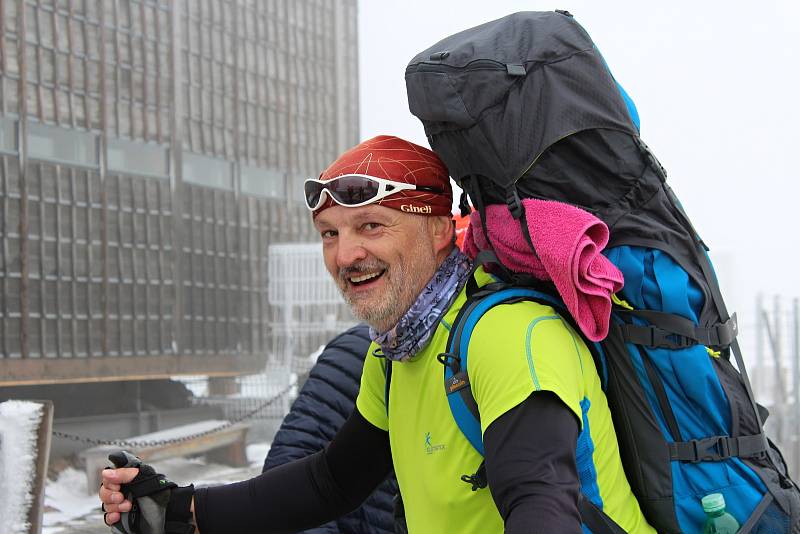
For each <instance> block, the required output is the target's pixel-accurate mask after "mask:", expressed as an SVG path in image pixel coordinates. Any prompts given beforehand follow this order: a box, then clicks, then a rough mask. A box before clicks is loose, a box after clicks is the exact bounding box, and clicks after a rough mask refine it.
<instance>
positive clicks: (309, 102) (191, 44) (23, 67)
mask: <svg viewBox="0 0 800 534" xmlns="http://www.w3.org/2000/svg"><path fill="white" fill-rule="evenodd" d="M356 25H357V6H356V0H3V1H0V291H1V292H2V300H1V301H0V385H13V384H34V383H48V382H80V381H86V380H114V379H122V378H125V379H130V378H137V377H138V378H152V377H156V376H170V375H176V374H203V375H226V374H238V373H242V372H250V371H253V370H256V369H259V368H261V367H263V365H264V361H265V358H266V357H267V355H268V352H269V349H270V341H269V337H270V332H269V325H270V321H271V314H272V313H273V312H272V311H271V310H270V306H269V302H268V298H267V287H268V284H267V278H268V275H269V273H268V261H267V260H268V258H267V249H268V247H269V245H270V244H275V243H284V242H297V241H309V240H311V239H312V238H313V232H312V227H311V225H310V221H309V217H308V215H307V211H306V209H305V206H304V205H303V204H302V200H301V190H302V180H303V179H304V178H306V177H311V176H316V175H317V174H319V172H320V170H321V169H322V168H324V167H325V166H326V165H327V164H328V163H329V162H330V161H332V160H333V159H334V158H335V157H336V156H337V155H338V154H339V153H340V152H341V151H342V150H344V149H345V148H347V147H349V146H352V145H354V144H355V143H357V141H358V64H357V29H356Z"/></svg>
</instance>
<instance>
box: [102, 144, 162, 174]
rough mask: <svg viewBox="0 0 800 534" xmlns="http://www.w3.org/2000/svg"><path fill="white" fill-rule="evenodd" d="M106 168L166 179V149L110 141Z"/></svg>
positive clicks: (152, 145)
mask: <svg viewBox="0 0 800 534" xmlns="http://www.w3.org/2000/svg"><path fill="white" fill-rule="evenodd" d="M108 168H109V170H112V171H120V172H124V173H132V174H145V175H148V176H161V177H165V178H166V177H167V176H169V163H168V160H167V149H166V148H165V147H163V146H160V145H156V144H151V143H137V142H134V141H123V140H121V139H110V140H109V141H108Z"/></svg>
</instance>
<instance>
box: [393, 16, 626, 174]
mask: <svg viewBox="0 0 800 534" xmlns="http://www.w3.org/2000/svg"><path fill="white" fill-rule="evenodd" d="M405 78H406V88H407V91H408V102H409V108H410V110H411V113H413V114H414V115H416V116H417V117H418V118H419V119H420V120H421V121H422V123H423V126H424V127H425V133H426V134H427V136H428V140H429V142H430V144H431V147H432V148H433V150H434V151H436V153H437V154H439V156H440V157H441V158H442V159H443V160H444V162H445V164H446V165H447V167H448V169H449V171H450V174H451V176H452V177H453V178H454V179H455V180H456V181H457V182H459V183H460V181H461V179H462V178H464V177H466V176H469V175H478V176H484V177H487V178H489V179H491V180H492V181H493V182H494V183H495V184H496V185H497V186H499V187H500V188H501V189H503V190H507V189H508V187H509V186H510V185H511V184H514V183H515V182H516V180H518V179H519V178H520V177H522V176H523V175H524V174H525V173H526V172H527V171H528V170H529V169H530V168H531V166H532V165H533V163H534V162H535V161H536V160H537V159H538V157H539V156H540V155H541V154H542V153H543V152H545V150H547V148H548V147H550V146H551V145H552V144H554V143H555V142H557V141H558V140H560V139H563V138H565V137H567V136H569V135H571V134H573V133H576V132H579V131H582V130H587V129H595V128H604V129H613V130H620V131H623V132H628V133H630V134H631V135H638V130H637V128H636V126H635V124H634V122H633V119H632V118H631V115H630V113H629V110H628V107H627V105H626V103H625V100H624V99H623V96H622V95H621V93H620V89H619V88H618V86H617V84H616V82H615V81H614V78H613V76H612V75H611V73H610V71H609V70H608V67H607V66H606V63H605V61H604V60H603V58H602V56H601V55H600V53H599V51H598V50H597V48H596V47H595V46H594V44H593V43H592V40H591V39H590V38H589V36H588V35H587V33H586V32H585V31H584V30H583V28H582V27H581V26H580V25H579V24H578V23H577V22H575V20H574V19H573V18H572V17H571V16H570V15H568V14H564V13H560V12H521V13H515V14H512V15H509V16H506V17H503V18H501V19H498V20H495V21H491V22H487V23H485V24H481V25H480V26H476V27H474V28H471V29H468V30H465V31H462V32H460V33H457V34H455V35H452V36H450V37H447V38H445V39H443V40H441V41H439V42H438V43H436V44H435V45H433V46H431V47H430V48H428V49H427V50H425V51H423V52H421V53H419V54H418V55H417V56H416V57H414V59H412V60H411V62H410V63H409V65H408V67H407V68H406V75H405Z"/></svg>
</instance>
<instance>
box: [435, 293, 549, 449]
mask: <svg viewBox="0 0 800 534" xmlns="http://www.w3.org/2000/svg"><path fill="white" fill-rule="evenodd" d="M520 300H533V301H537V302H543V303H546V304H549V305H554V304H556V302H557V301H556V300H555V299H554V298H553V297H552V296H550V295H547V294H546V293H543V292H541V291H538V290H536V289H532V288H527V287H514V286H508V285H506V284H503V283H497V284H489V285H488V286H484V287H482V288H480V289H479V290H478V291H476V292H475V293H474V294H473V295H472V296H470V297H469V298H468V299H467V302H466V303H465V304H464V306H462V308H461V310H460V311H459V312H458V315H456V318H455V320H454V321H453V325H452V327H451V328H450V335H449V336H448V339H447V352H445V353H443V354H440V355H439V356H438V358H439V361H440V362H441V363H442V364H443V365H444V387H445V394H446V395H447V401H448V404H449V405H450V411H451V413H452V414H453V419H454V420H455V422H456V425H458V428H459V430H461V433H462V434H464V437H466V438H467V441H469V442H470V444H471V445H472V446H473V447H474V448H475V450H476V451H478V453H479V454H480V455H481V456H484V455H485V452H484V448H483V438H482V436H481V424H480V413H479V412H478V404H477V402H475V397H474V396H473V394H472V388H471V387H470V381H469V373H468V351H467V349H468V347H469V341H470V338H471V336H472V332H473V331H474V330H475V326H476V325H477V324H478V321H479V320H480V319H481V317H483V315H484V314H485V313H486V312H488V311H489V310H490V309H492V308H493V307H495V306H497V305H499V304H507V303H510V302H516V301H520Z"/></svg>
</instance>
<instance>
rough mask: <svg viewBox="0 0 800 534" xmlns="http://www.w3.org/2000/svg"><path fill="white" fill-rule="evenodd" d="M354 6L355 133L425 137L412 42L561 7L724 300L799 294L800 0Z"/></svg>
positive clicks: (739, 303)
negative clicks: (580, 32)
mask: <svg viewBox="0 0 800 534" xmlns="http://www.w3.org/2000/svg"><path fill="white" fill-rule="evenodd" d="M359 9H360V11H359V39H360V42H359V52H360V73H359V74H360V78H361V80H360V91H361V94H360V100H361V137H362V138H364V139H366V138H369V137H372V136H374V135H378V134H381V133H386V134H394V135H398V136H401V137H405V138H407V139H409V140H412V141H414V142H417V143H419V144H422V145H425V146H427V141H426V139H425V134H424V132H423V130H422V126H421V123H419V121H418V120H417V119H416V118H415V117H413V116H412V115H411V114H410V113H409V111H408V103H407V100H406V93H405V82H404V79H403V73H404V70H405V67H406V65H407V63H408V61H409V60H410V59H411V58H412V57H413V56H414V55H415V54H416V53H418V52H420V51H421V50H423V49H425V48H427V47H428V46H430V45H432V44H434V43H435V42H437V41H439V40H440V39H442V38H444V37H445V36H447V35H450V34H452V33H455V32H457V31H460V30H463V29H466V28H469V27H471V26H475V25H477V24H480V23H483V22H486V21H489V20H492V19H495V18H499V17H502V16H504V15H507V14H509V13H512V12H515V11H522V10H550V9H567V10H569V11H570V12H571V13H572V14H573V15H574V16H575V18H576V20H577V21H578V22H580V23H581V24H582V25H583V26H584V28H586V30H587V31H588V32H589V34H590V35H591V36H592V38H593V39H594V41H595V43H596V44H597V46H598V47H599V48H600V50H601V51H602V52H603V55H604V57H605V59H606V61H607V62H608V64H609V66H610V67H611V69H612V72H613V73H614V76H615V77H616V78H617V80H618V81H619V82H620V83H621V84H622V85H623V86H624V87H625V89H626V90H627V92H628V93H629V94H630V95H631V97H632V98H633V100H634V101H635V102H636V105H637V107H638V110H639V115H640V117H641V125H642V129H641V132H642V138H643V139H644V141H645V142H646V143H647V144H648V145H649V146H650V147H651V148H652V149H653V151H654V152H655V154H656V155H657V156H658V158H659V159H660V160H661V162H662V163H663V165H664V166H665V167H666V168H667V172H668V174H669V181H670V184H671V185H672V187H673V189H674V190H675V191H676V193H677V194H678V196H679V197H680V199H681V200H682V202H683V204H684V207H685V208H686V210H687V211H688V213H689V216H690V217H691V218H692V220H693V222H694V224H695V226H696V228H697V229H698V231H699V232H700V234H701V236H702V237H703V238H704V240H705V241H706V242H707V244H708V245H709V246H710V247H711V255H712V258H713V259H714V261H715V263H716V268H717V271H718V272H719V275H720V278H721V281H722V285H723V289H724V290H725V292H726V295H727V300H728V302H729V304H731V305H732V307H734V308H736V309H739V310H740V315H745V316H746V315H747V314H748V310H749V309H751V308H752V303H753V299H754V298H755V294H756V293H757V292H764V293H767V294H776V293H777V294H782V295H785V296H786V297H795V296H800V279H799V278H798V277H797V275H795V270H796V263H797V261H798V259H800V251H799V250H798V246H799V245H800V239H798V237H797V235H796V234H795V229H796V227H797V224H796V223H795V219H796V216H795V214H796V212H797V211H798V209H797V207H796V204H797V201H796V197H797V196H798V193H800V186H798V176H799V175H800V171H799V170H798V167H797V161H798V157H797V154H798V152H800V147H798V146H797V145H798V141H799V140H800V135H798V133H797V127H798V126H797V125H798V124H799V123H800V105H799V104H798V102H797V95H798V94H800V39H798V37H800V35H799V34H800V32H798V29H797V21H798V16H799V15H800V4H798V3H792V2H789V1H765V2H760V3H758V4H757V5H756V4H755V3H743V2H742V3H737V2H721V1H712V2H702V3H701V2H684V1H679V2H669V3H667V4H656V3H650V2H648V3H644V2H627V1H626V2H621V1H620V2H602V3H601V2H585V1H565V2H561V3H560V4H550V3H543V2H535V1H534V2H531V1H529V2H521V1H501V2H493V3H488V2H478V1H473V0H460V1H451V0H445V1H436V2H430V1H428V2H423V1H420V0H409V1H406V2H402V3H400V2H391V3H390V2H378V1H375V0H362V1H361V2H360V4H359ZM747 322H752V320H751V319H747Z"/></svg>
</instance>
